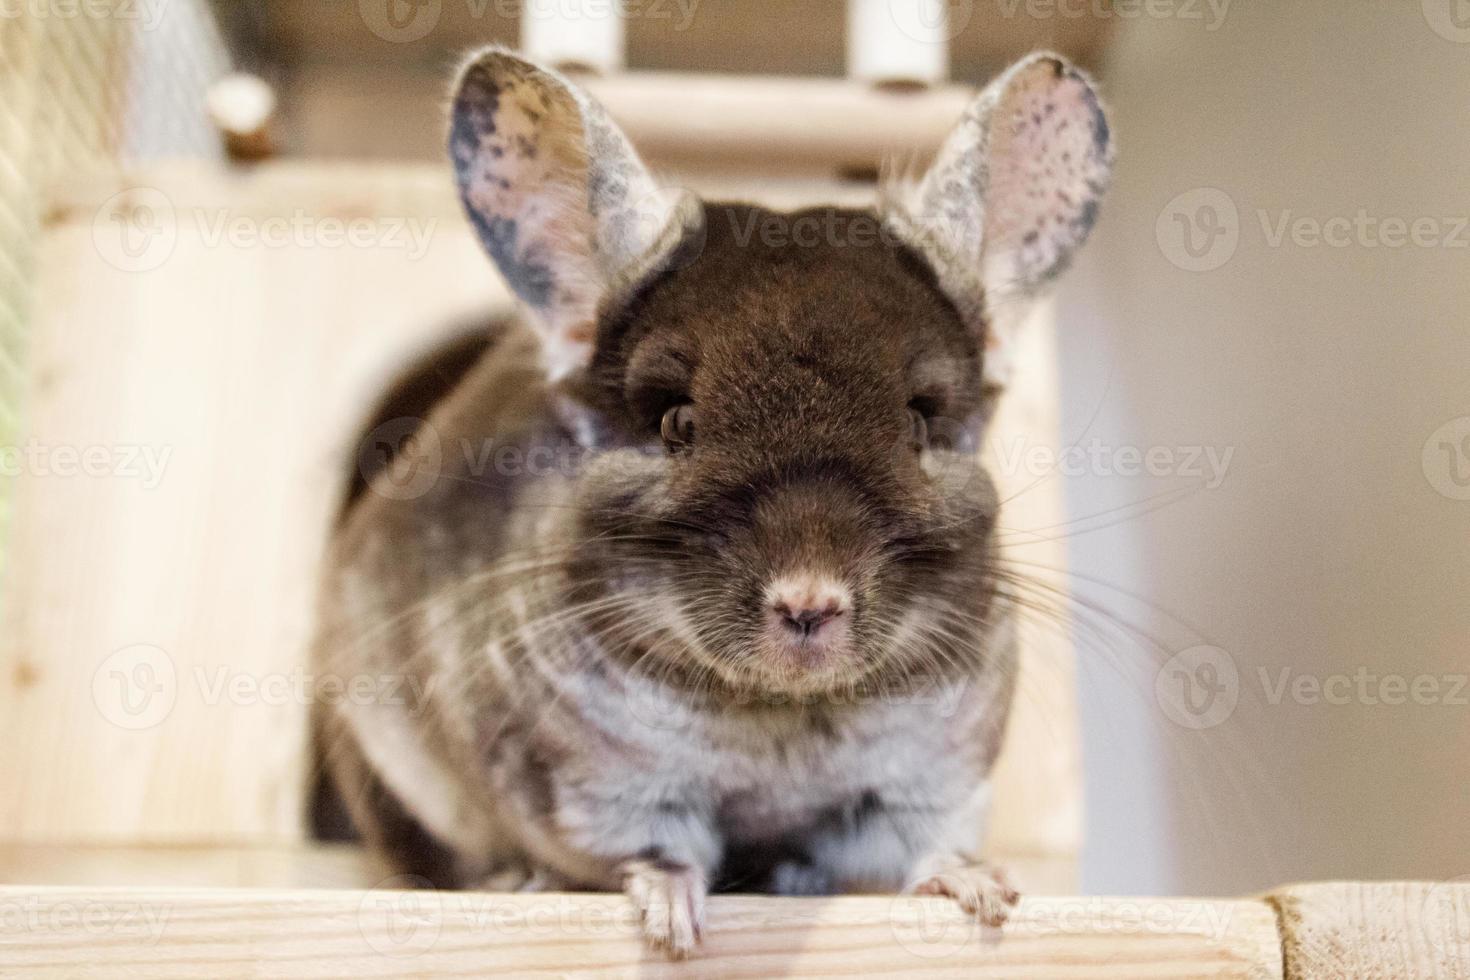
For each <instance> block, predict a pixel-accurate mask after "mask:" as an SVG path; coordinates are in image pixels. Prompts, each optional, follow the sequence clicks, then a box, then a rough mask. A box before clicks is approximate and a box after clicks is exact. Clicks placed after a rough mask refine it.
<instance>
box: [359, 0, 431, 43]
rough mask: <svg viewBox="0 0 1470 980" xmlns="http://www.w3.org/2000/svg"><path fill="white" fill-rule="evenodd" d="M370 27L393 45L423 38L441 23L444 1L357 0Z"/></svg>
mask: <svg viewBox="0 0 1470 980" xmlns="http://www.w3.org/2000/svg"><path fill="white" fill-rule="evenodd" d="M357 10H358V13H359V14H361V15H362V22H363V23H364V24H366V25H367V28H368V30H370V31H372V32H373V33H374V34H376V35H377V36H378V37H380V38H382V39H383V40H385V41H388V42H389V43H392V44H411V43H412V42H414V41H422V40H423V39H424V38H426V37H428V36H429V33H430V32H431V31H433V30H434V28H435V27H438V26H439V17H440V16H441V15H442V14H443V13H444V0H357Z"/></svg>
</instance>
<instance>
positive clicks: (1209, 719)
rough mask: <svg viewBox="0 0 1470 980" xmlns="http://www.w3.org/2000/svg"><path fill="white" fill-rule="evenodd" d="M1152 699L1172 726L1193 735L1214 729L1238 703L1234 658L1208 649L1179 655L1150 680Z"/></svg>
mask: <svg viewBox="0 0 1470 980" xmlns="http://www.w3.org/2000/svg"><path fill="white" fill-rule="evenodd" d="M1154 697H1155V699H1157V700H1158V702H1159V708H1160V710H1162V711H1163V712H1164V715H1165V717H1167V718H1168V719H1169V720H1170V721H1172V722H1173V723H1174V724H1176V725H1179V726H1180V727H1182V728H1190V729H1194V730H1196V731H1199V730H1202V729H1206V728H1214V727H1215V726H1216V725H1219V724H1221V723H1222V722H1224V721H1225V720H1226V719H1228V718H1229V717H1230V716H1231V715H1232V714H1233V713H1234V712H1235V704H1236V702H1237V701H1239V700H1240V673H1239V671H1237V670H1236V669H1235V658H1234V657H1232V656H1230V654H1228V653H1226V652H1225V651H1224V650H1221V649H1220V648H1219V647H1212V646H1197V647H1190V648H1189V649H1188V650H1183V651H1180V652H1179V653H1176V654H1174V656H1172V657H1170V658H1169V659H1168V660H1167V661H1165V662H1164V666H1163V667H1162V668H1160V669H1159V672H1158V674H1157V675H1156V676H1155V677H1154Z"/></svg>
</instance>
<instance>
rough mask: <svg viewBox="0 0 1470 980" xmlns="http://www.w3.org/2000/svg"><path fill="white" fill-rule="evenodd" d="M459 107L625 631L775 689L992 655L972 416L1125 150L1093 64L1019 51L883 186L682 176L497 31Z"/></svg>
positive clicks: (998, 386)
mask: <svg viewBox="0 0 1470 980" xmlns="http://www.w3.org/2000/svg"><path fill="white" fill-rule="evenodd" d="M452 112H453V119H452V129H451V134H450V153H451V156H452V158H453V163H454V167H455V171H456V175H457V178H458V183H459V189H460V193H461V196H462V198H463V201H464V203H465V207H466V209H467V212H468V214H469V217H470V220H471V222H472V223H473V225H474V226H475V228H476V229H477V230H478V232H479V235H480V237H481V239H482V240H483V242H484V244H485V247H486V248H487V250H488V251H489V252H490V255H491V256H492V258H493V259H494V260H495V262H496V264H497V265H498V266H499V268H500V271H501V273H502V274H503V275H504V276H505V278H506V280H507V281H508V282H509V284H510V286H511V287H512V289H513V290H514V291H515V293H516V294H517V296H519V298H520V299H521V300H522V302H523V303H524V305H525V307H526V308H527V312H528V314H529V318H530V320H531V321H532V323H533V325H534V326H535V327H536V328H537V329H538V330H539V332H540V334H541V338H542V341H543V348H544V352H545V361H546V365H547V371H548V377H549V384H550V390H551V392H552V399H553V402H554V404H555V405H556V406H557V411H558V413H559V414H560V415H561V416H562V418H563V419H564V420H565V421H566V422H567V425H568V430H569V431H570V432H573V433H574V434H575V436H576V438H578V439H580V440H581V441H583V442H584V443H585V444H586V446H587V447H588V448H589V449H590V450H591V452H589V453H588V454H586V459H587V460H588V461H587V462H586V464H585V466H584V468H583V470H582V472H581V475H580V476H579V478H578V505H577V512H576V520H577V522H578V534H579V540H580V544H579V556H580V561H581V572H582V578H584V579H587V578H590V579H593V580H596V581H597V582H598V584H599V590H600V594H601V595H602V596H603V604H602V605H601V606H600V607H599V608H601V609H605V610H611V611H612V612H610V613H609V616H608V619H609V621H611V622H612V624H613V628H614V629H615V630H617V631H618V633H619V637H620V639H619V643H621V644H623V645H624V646H625V647H626V651H627V652H628V653H629V655H631V656H636V657H644V658H648V660H649V661H650V662H652V663H660V664H662V665H663V666H665V667H666V668H668V669H669V670H670V671H671V672H672V671H674V670H682V672H683V673H684V674H686V675H689V676H696V677H714V678H718V679H719V680H721V681H723V682H725V683H727V684H736V685H741V686H743V687H746V688H754V689H757V690H765V691H779V692H783V693H809V692H814V691H821V690H829V689H833V688H837V687H840V686H844V685H848V684H851V683H853V682H854V681H856V680H858V679H861V678H867V677H870V676H872V675H874V674H875V673H878V672H882V671H913V670H917V669H923V668H926V667H931V666H935V665H938V664H943V663H953V662H956V661H958V660H963V658H964V657H965V656H966V655H973V652H974V650H975V649H977V648H978V641H977V638H983V635H984V632H985V628H986V626H985V624H986V621H987V612H988V608H989V596H991V595H992V594H993V593H994V586H993V574H994V567H993V557H994V549H993V547H992V543H993V542H992V536H993V530H994V527H995V519H996V513H997V508H998V500H997V496H996V493H995V490H994V487H993V485H992V483H991V481H990V480H989V478H988V477H987V476H986V474H985V473H984V471H983V470H982V469H981V467H980V466H979V464H978V462H977V456H976V453H977V450H978V448H979V445H980V442H981V434H982V432H983V428H984V425H985V423H986V421H987V419H988V418H989V416H990V414H991V412H992V409H993V407H994V402H995V400H996V398H997V397H998V396H999V395H1000V393H1001V391H1002V390H1003V388H1004V387H1005V385H1006V384H1007V383H1009V381H1010V378H1009V375H1010V372H1011V366H1012V360H1013V350H1012V346H1013V343H1014V342H1015V339H1016V337H1015V332H1016V330H1017V328H1018V327H1019V326H1020V324H1021V321H1023V320H1024V319H1025V317H1026V314H1027V310H1028V308H1029V306H1030V303H1031V301H1032V300H1033V299H1034V298H1035V296H1036V295H1037V293H1038V292H1039V291H1040V290H1041V288H1042V287H1044V286H1045V285H1046V284H1047V283H1048V282H1049V281H1051V280H1052V279H1053V278H1055V277H1056V276H1057V274H1058V273H1060V272H1061V271H1062V270H1063V268H1065V266H1066V265H1067V262H1068V260H1069V258H1070V257H1071V255H1072V253H1073V252H1074V251H1075V250H1076V249H1077V248H1078V247H1079V246H1080V245H1081V244H1082V242H1083V241H1084V240H1085V239H1086V237H1087V235H1088V233H1089V231H1090V230H1091V227H1092V224H1093V221H1094V219H1095V217H1096V214H1097V209H1098V204H1099V201H1100V199H1101V197H1102V195H1103V192H1104V190H1105V187H1106V184H1107V182H1108V178H1109V173H1110V166H1111V160H1112V149H1111V144H1110V137H1109V131H1108V125H1107V122H1106V120H1105V118H1104V115H1103V111H1102V109H1101V107H1100V105H1099V102H1098V100H1097V97H1096V95H1095V93H1094V91H1093V89H1092V86H1091V84H1090V83H1089V81H1088V79H1087V78H1086V77H1085V76H1084V75H1082V74H1081V73H1079V72H1078V71H1077V70H1075V69H1074V68H1072V67H1071V66H1070V65H1068V64H1067V63H1066V62H1065V61H1063V60H1062V59H1060V58H1058V57H1056V56H1054V55H1045V54H1043V55H1034V56H1032V57H1029V58H1027V59H1025V60H1024V61H1022V62H1020V63H1019V64H1017V65H1015V66H1014V67H1013V68H1011V69H1010V70H1009V71H1007V72H1006V73H1005V74H1004V75H1003V76H1001V77H1000V78H999V79H998V80H997V81H995V82H994V83H992V84H991V85H990V86H989V87H988V88H986V89H985V90H984V91H983V92H981V93H980V94H979V95H978V96H977V97H976V98H975V100H974V101H973V102H972V103H971V104H970V106H969V107H968V109H967V110H966V111H965V113H964V115H963V117H962V118H961V119H960V121H959V123H958V125H957V127H956V128H955V130H954V131H953V133H952V134H951V135H950V137H949V138H948V139H947V140H946V142H945V143H944V145H943V147H942V148H941V150H940V152H939V154H938V156H937V158H936V160H935V162H934V163H933V165H932V167H931V168H930V170H929V171H928V172H927V173H926V174H924V175H923V176H921V177H920V178H918V179H916V180H914V181H911V182H907V183H904V184H902V185H901V186H893V187H890V188H888V189H887V190H886V191H885V192H884V194H883V195H881V197H882V199H881V201H880V202H879V203H878V204H877V206H876V207H875V208H873V209H871V210H843V209H833V208H821V209H813V210H808V211H801V212H795V213H777V212H772V211H766V210H764V209H761V208H757V207H752V206H747V205H726V204H713V203H704V202H702V201H700V200H699V199H698V198H696V197H694V196H693V195H691V194H689V193H687V192H683V191H679V190H678V189H667V188H662V187H660V186H659V184H658V183H657V182H656V181H655V180H654V178H653V177H652V176H651V175H650V174H649V172H648V171H647V170H646V169H645V167H644V166H643V164H642V163H641V162H640V161H639V159H638V156H637V155H636V154H635V152H634V151H633V149H632V147H631V146H630V145H629V143H628V141H627V139H626V138H625V137H624V136H623V134H622V133H621V132H620V131H619V130H618V129H617V127H616V126H615V125H614V124H613V123H612V122H611V121H610V120H609V118H608V117H607V115H606V114H605V113H604V112H603V110H602V109H601V108H600V107H599V106H598V105H597V104H596V103H595V102H593V101H592V100H591V99H590V97H588V96H587V95H586V94H585V93H583V92H581V91H580V90H578V89H577V88H575V87H573V86H572V85H571V84H570V83H568V82H567V81H565V80H564V79H562V78H561V77H560V76H558V75H556V74H555V73H554V72H551V71H548V70H546V69H543V68H540V67H537V66H535V65H533V64H530V63H528V62H526V61H524V60H521V59H520V58H518V57H516V56H515V55H512V54H510V53H508V52H505V51H503V50H499V49H491V50H488V51H485V52H482V53H480V54H479V55H477V56H476V57H475V58H474V59H473V60H472V61H471V62H470V63H469V64H468V65H467V66H466V68H465V69H464V70H463V71H462V73H461V74H460V77H459V81H458V87H457V89H456V91H455V95H454V100H453V108H452ZM609 594H611V595H609Z"/></svg>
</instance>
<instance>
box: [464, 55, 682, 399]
mask: <svg viewBox="0 0 1470 980" xmlns="http://www.w3.org/2000/svg"><path fill="white" fill-rule="evenodd" d="M451 115H452V118H451V123H450V133H449V154H450V157H451V159H452V162H453V164H454V174H455V180H456V183H457V184H458V185H459V194H460V198H461V200H462V201H463V202H464V207H465V212H466V214H467V215H468V216H469V219H470V223H471V224H472V225H474V227H475V230H476V231H477V232H478V233H479V236H480V241H481V242H482V243H483V244H484V246H485V249H486V251H488V252H489V253H490V256H491V258H492V259H494V261H495V264H496V265H497V266H499V268H500V272H501V274H502V275H504V276H505V279H506V282H507V283H509V284H510V287H511V289H513V290H514V291H515V293H516V295H517V296H518V297H520V299H521V301H522V302H523V303H524V304H525V306H526V308H527V310H528V311H529V313H530V314H531V321H532V323H533V324H534V326H535V327H536V329H537V333H538V334H539V335H540V337H541V342H542V347H543V349H544V352H545V362H546V368H547V371H548V373H549V374H550V375H551V377H552V378H553V379H558V378H562V377H565V376H567V375H572V374H575V373H577V372H578V371H579V370H581V369H582V368H585V367H586V366H587V363H588V361H589V359H590V358H591V354H592V347H593V343H594V340H595V332H596V324H597V316H598V313H599V310H600V309H601V308H602V307H603V305H604V304H605V303H606V302H608V300H609V298H610V297H612V296H614V295H616V294H617V293H618V291H619V290H620V289H622V288H626V287H627V285H628V284H629V282H630V281H633V280H637V279H639V278H640V277H643V276H645V275H647V274H649V273H650V272H651V271H652V270H655V269H657V268H658V267H659V265H660V263H662V262H665V261H671V260H672V257H673V256H674V254H675V252H676V250H677V249H678V248H679V247H680V246H681V244H682V243H684V242H686V241H688V240H689V239H690V238H691V237H693V235H694V232H695V230H696V229H697V228H700V227H702V222H703V219H704V207H703V205H702V204H701V203H700V201H699V200H698V199H697V198H695V197H694V196H693V195H691V194H688V193H687V192H684V191H682V190H680V189H678V188H662V187H660V186H659V185H658V184H657V183H656V182H655V181H654V179H653V177H652V176H651V175H650V174H649V172H648V170H647V168H645V167H644V165H643V163H642V161H641V160H639V159H638V154H637V153H636V152H634V150H633V147H632V145H631V144H629V142H628V139H627V137H625V136H624V135H623V133H622V131H621V130H619V129H618V127H617V126H616V125H615V124H614V123H613V122H612V120H611V119H609V118H608V116H607V113H606V112H604V111H603V108H602V106H600V105H598V104H597V102H596V101H594V100H593V99H592V97H591V96H589V95H588V94H587V93H586V92H584V91H582V90H581V89H580V88H578V87H577V86H575V85H573V84H572V83H571V82H569V81H567V79H565V78H563V77H562V76H561V75H559V74H557V73H556V72H554V71H551V70H550V69H547V68H542V67H541V66H539V65H536V64H534V63H532V62H529V61H526V60H525V59H524V58H521V57H519V56H518V55H515V54H512V53H511V52H509V51H506V50H505V49H503V48H497V47H492V48H486V49H485V50H483V51H480V52H478V53H477V54H475V55H474V56H473V57H472V58H470V60H469V61H468V62H467V63H466V64H465V66H464V68H463V69H461V71H460V74H459V79H458V81H457V83H456V85H455V89H454V97H453V103H452V106H451Z"/></svg>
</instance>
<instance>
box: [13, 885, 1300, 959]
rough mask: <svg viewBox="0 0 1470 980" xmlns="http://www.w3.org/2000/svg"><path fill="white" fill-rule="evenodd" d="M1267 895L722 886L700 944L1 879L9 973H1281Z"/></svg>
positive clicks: (512, 910) (337, 905)
mask: <svg viewBox="0 0 1470 980" xmlns="http://www.w3.org/2000/svg"><path fill="white" fill-rule="evenodd" d="M1280 949H1281V944H1280V940H1279V938H1278V935H1277V931H1276V919H1275V914H1274V912H1273V911H1272V909H1271V908H1270V906H1268V905H1267V904H1265V903H1264V902H1258V901H1197V900H1193V899H1123V898H1114V899H1104V898H1028V899H1026V900H1024V901H1023V902H1022V904H1021V906H1020V908H1019V909H1018V910H1017V913H1016V916H1015V918H1014V919H1013V920H1012V921H1011V922H1010V923H1008V924H1007V925H1006V926H1005V928H1004V929H1002V930H983V929H981V928H979V927H978V926H975V925H974V924H973V923H972V922H971V920H969V919H968V918H967V917H966V916H964V915H963V913H961V912H960V910H959V909H958V907H957V906H954V905H953V904H952V903H949V902H947V901H944V900H941V899H911V898H889V897H844V898H832V899H794V898H757V897H746V896H724V897H717V898H714V899H712V900H711V902H710V905H709V918H708V923H707V928H706V934H705V940H704V945H703V947H702V948H701V950H700V951H699V953H698V954H697V956H696V957H695V958H693V959H692V960H690V961H688V962H687V963H683V964H671V963H668V962H666V961H665V960H664V959H663V958H662V957H660V956H658V955H656V954H652V953H649V952H648V951H646V950H645V949H644V948H643V946H642V944H641V941H640V940H639V937H638V933H637V929H636V923H635V922H634V919H633V915H632V912H631V908H630V906H629V905H628V904H627V902H626V901H625V900H624V899H623V898H622V896H618V895H557V894H549V895H505V894H488V893H470V892H456V893H436V892H428V891H420V892H403V891H391V890H382V891H365V892H364V891H253V890H234V891H231V890H183V889H176V890H170V889H97V888H17V887H6V888H0V974H5V975H10V974H12V973H14V974H15V975H24V976H28V977H53V976H55V977H60V976H77V975H83V974H84V975H86V976H89V977H138V976H147V977H151V978H157V980H167V978H171V977H188V978H198V977H237V976H243V975H268V976H273V977H327V976H353V977H361V978H365V977H400V976H403V977H406V976H422V975H426V974H433V975H458V976H489V975H497V976H503V975H515V976H528V975H557V976H576V975H589V974H593V973H596V974H597V975H600V976H607V975H614V976H632V975H637V976H640V977H665V976H668V977H673V976H679V977H686V976H748V977H771V976H825V975H838V974H843V975H850V974H855V973H862V974H863V975H865V976H903V977H909V976H916V975H924V976H956V977H958V976H963V977H970V978H976V980H984V978H992V977H994V978H999V977H1006V978H1014V977H1043V976H1044V977H1048V978H1057V980H1066V978H1084V977H1103V976H1108V977H1144V976H1149V977H1171V978H1183V977H1242V978H1246V977H1249V978H1265V977H1280V976H1282V971H1281V962H1280Z"/></svg>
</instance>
